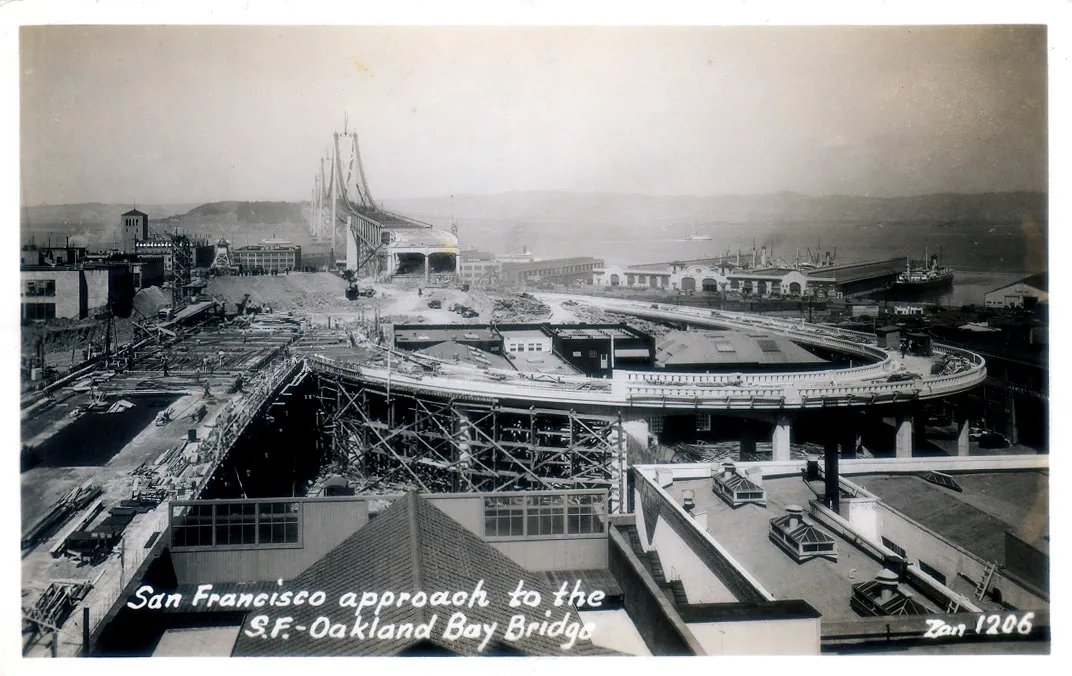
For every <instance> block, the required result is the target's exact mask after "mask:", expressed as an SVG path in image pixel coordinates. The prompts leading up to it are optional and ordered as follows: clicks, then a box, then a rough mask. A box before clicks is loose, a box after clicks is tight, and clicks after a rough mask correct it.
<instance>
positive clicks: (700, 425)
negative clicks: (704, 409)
mask: <svg viewBox="0 0 1072 676" xmlns="http://www.w3.org/2000/svg"><path fill="white" fill-rule="evenodd" d="M696 431H697V432H710V431H711V414H710V413H697V414H696Z"/></svg>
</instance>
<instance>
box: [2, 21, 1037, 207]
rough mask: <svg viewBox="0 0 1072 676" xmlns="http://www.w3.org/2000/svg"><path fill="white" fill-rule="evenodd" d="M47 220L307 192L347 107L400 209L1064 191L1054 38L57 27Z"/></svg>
mask: <svg viewBox="0 0 1072 676" xmlns="http://www.w3.org/2000/svg"><path fill="white" fill-rule="evenodd" d="M20 54H21V72H22V76H21V125H22V131H21V135H22V172H23V197H24V199H25V201H26V202H27V203H29V204H38V203H63V202H130V201H132V200H134V199H137V201H138V202H140V203H143V204H153V203H178V202H201V201H213V200H227V199H240V200H245V199H264V200H298V199H308V197H309V193H310V191H311V188H312V181H313V175H314V173H315V171H316V169H317V167H318V160H319V157H320V156H321V154H322V153H324V152H325V151H326V149H327V147H328V144H329V142H330V139H331V133H332V131H334V130H336V129H338V130H339V131H341V128H342V123H343V114H344V112H347V113H349V119H350V125H351V127H352V128H356V129H357V131H358V133H359V134H360V139H361V149H362V155H363V158H364V165H365V169H366V172H367V173H368V177H369V183H370V187H371V190H372V193H373V195H374V196H375V197H378V198H380V199H392V198H404V197H419V196H430V195H447V194H464V193H498V192H506V191H513V190H569V191H579V192H592V191H608V192H635V193H647V194H719V193H763V192H775V191H781V190H795V191H799V192H803V193H808V194H831V193H839V194H871V195H882V196H893V195H910V194H922V193H931V192H942V191H962V192H981V191H989V190H1046V187H1047V186H1046V184H1047V173H1046V166H1047V153H1046V148H1047V129H1046V91H1047V89H1046V29H1045V28H1044V27H1005V26H978V27H975V26H964V27H875V28H871V27H830V28H825V27H782V28H771V27H725V28H721V27H716V28H703V27H687V28H540V27H530V28H522V27H518V28H379V27H361V28H345V27H325V28H314V27H308V28H299V27H197V26H194V27H184V26H166V27H137V26H85V27H81V26H75V27H63V26H48V27H23V28H22V29H21V31H20Z"/></svg>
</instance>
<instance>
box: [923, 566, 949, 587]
mask: <svg viewBox="0 0 1072 676" xmlns="http://www.w3.org/2000/svg"><path fill="white" fill-rule="evenodd" d="M919 569H920V570H921V571H923V572H924V573H926V574H927V575H930V576H931V577H933V578H934V579H935V580H938V582H940V583H942V584H945V575H942V574H941V573H939V572H938V571H937V570H935V569H934V568H933V567H931V566H929V565H927V563H926V562H924V561H922V560H921V561H920V562H919Z"/></svg>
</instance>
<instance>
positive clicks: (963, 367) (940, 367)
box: [931, 355, 972, 376]
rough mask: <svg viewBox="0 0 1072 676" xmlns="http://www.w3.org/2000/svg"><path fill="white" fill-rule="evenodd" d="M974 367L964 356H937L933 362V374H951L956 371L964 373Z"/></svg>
mask: <svg viewBox="0 0 1072 676" xmlns="http://www.w3.org/2000/svg"><path fill="white" fill-rule="evenodd" d="M971 369H972V362H971V361H969V360H968V359H965V358H964V357H960V356H956V355H953V356H950V355H941V356H939V357H935V359H934V363H932V364H931V375H932V376H951V375H953V374H956V373H963V372H964V371H970V370H971Z"/></svg>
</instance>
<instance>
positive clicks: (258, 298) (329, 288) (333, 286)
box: [205, 272, 351, 313]
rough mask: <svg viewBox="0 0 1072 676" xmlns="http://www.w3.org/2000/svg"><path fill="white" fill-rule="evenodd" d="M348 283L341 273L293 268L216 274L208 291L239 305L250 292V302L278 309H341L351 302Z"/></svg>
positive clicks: (278, 310)
mask: <svg viewBox="0 0 1072 676" xmlns="http://www.w3.org/2000/svg"><path fill="white" fill-rule="evenodd" d="M347 285H348V283H347V281H346V280H345V279H343V278H342V277H339V276H336V275H325V274H319V273H305V272H292V273H290V274H286V275H255V276H241V277H229V276H220V277H213V278H212V279H211V280H209V283H208V286H206V287H205V293H206V294H207V295H209V296H212V297H214V298H219V299H220V300H223V301H224V302H226V303H227V304H228V311H230V309H231V307H237V306H238V305H239V304H240V303H242V300H243V298H245V297H246V296H248V301H247V302H249V303H253V304H255V305H259V306H262V307H271V308H272V310H273V311H275V312H281V311H287V310H300V311H302V312H306V313H308V312H316V311H318V310H333V309H342V308H346V307H348V306H349V305H351V301H348V300H347V299H346V287H347Z"/></svg>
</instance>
